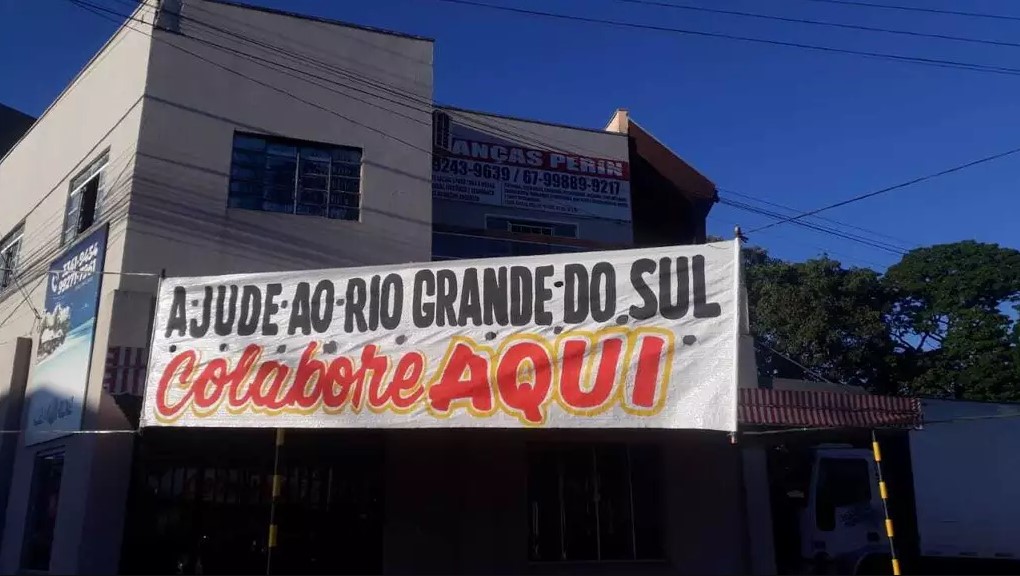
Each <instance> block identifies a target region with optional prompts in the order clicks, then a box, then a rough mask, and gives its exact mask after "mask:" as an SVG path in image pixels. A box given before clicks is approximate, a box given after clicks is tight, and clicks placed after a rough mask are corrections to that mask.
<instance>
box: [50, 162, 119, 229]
mask: <svg viewBox="0 0 1020 576" xmlns="http://www.w3.org/2000/svg"><path fill="white" fill-rule="evenodd" d="M109 157H110V155H109V152H104V153H103V154H102V155H101V156H99V158H96V159H95V160H93V161H92V162H91V163H89V165H88V166H86V167H85V169H84V170H82V171H81V172H79V173H78V175H77V176H75V177H74V178H73V179H72V180H71V192H70V194H69V195H68V196H67V208H66V209H65V211H64V231H63V234H62V235H61V239H60V241H61V244H62V245H66V244H70V243H71V242H72V241H73V240H74V239H75V238H76V237H77V236H78V235H79V234H81V233H82V232H85V231H86V230H88V229H89V228H91V227H92V225H93V224H95V223H96V220H98V219H99V209H100V204H101V201H102V197H103V191H104V190H105V187H106V170H105V168H106V165H107V164H108V163H109Z"/></svg>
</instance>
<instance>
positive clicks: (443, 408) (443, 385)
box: [428, 343, 492, 412]
mask: <svg viewBox="0 0 1020 576" xmlns="http://www.w3.org/2000/svg"><path fill="white" fill-rule="evenodd" d="M488 373H489V361H488V359H487V358H486V357H484V356H481V355H479V354H475V353H474V351H473V350H472V349H471V347H470V346H468V345H467V344H462V343H457V344H455V345H454V348H453V352H451V353H450V359H449V361H447V363H446V367H445V368H444V369H443V372H442V374H441V375H440V376H439V380H438V381H437V382H436V383H434V384H433V385H432V386H430V387H429V392H428V394H429V403H430V404H431V405H432V408H434V409H435V410H438V411H439V412H448V411H449V410H450V403H451V402H452V401H453V400H458V399H470V401H471V406H472V407H474V409H475V410H477V411H479V412H489V411H491V410H492V389H491V388H490V387H489V378H488Z"/></svg>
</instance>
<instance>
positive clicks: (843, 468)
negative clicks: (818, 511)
mask: <svg viewBox="0 0 1020 576" xmlns="http://www.w3.org/2000/svg"><path fill="white" fill-rule="evenodd" d="M818 499H819V500H820V501H821V502H824V503H826V504H827V505H829V506H832V507H835V508H841V507H843V506H851V505H853V504H859V503H861V502H869V501H871V478H870V470H868V461H867V460H861V459H858V458H822V459H821V460H820V461H819V463H818Z"/></svg>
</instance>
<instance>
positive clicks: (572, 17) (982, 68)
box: [432, 0, 1020, 76]
mask: <svg viewBox="0 0 1020 576" xmlns="http://www.w3.org/2000/svg"><path fill="white" fill-rule="evenodd" d="M432 1H433V2H445V3H448V4H459V5H463V6H474V7H478V8H488V9H490V10H499V11H503V12H510V13H514V14H522V15H526V16H539V17H544V18H553V19H559V20H567V21H572V22H584V23H588V24H602V25H606V26H614V27H617V28H629V29H634V30H650V31H656V32H668V33H673V34H681V35H687V36H700V37H704V38H717V39H722V40H737V41H740V42H748V43H754V44H767V45H772V46H785V47H787V48H799V49H803V50H812V51H815V52H826V53H832V54H847V55H854V56H864V57H868V58H878V59H883V60H892V61H897V62H905V63H912V64H921V65H928V66H932V65H934V66H939V67H947V68H953V69H959V70H970V71H975V72H988V73H993V74H1005V75H1008V76H1016V75H1020V68H1010V67H1005V66H992V65H987V64H974V63H969V62H960V61H954V60H945V59H940V58H925V57H920V56H904V55H902V54H893V53H885V52H871V51H867V50H851V49H847V48H834V47H832V46H822V45H818V44H806V43H802V42H790V41H785V40H772V39H768V38H758V37H753V36H739V35H736V34H726V33H722V32H707V31H704V30H694V29H689V28H673V27H668V26H657V25H652V24H638V23H635V22H624V21H621V20H607V19H602V18H592V17H588V16H578V15H576V14H561V13H556V12H544V11H541V10H530V9H525V8H516V7H512V6H501V5H498V4H487V3H485V2H476V1H474V0H432Z"/></svg>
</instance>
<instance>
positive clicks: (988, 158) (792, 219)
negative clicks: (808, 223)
mask: <svg viewBox="0 0 1020 576" xmlns="http://www.w3.org/2000/svg"><path fill="white" fill-rule="evenodd" d="M1017 153H1020V148H1013V149H1011V150H1006V151H1005V152H999V153H997V154H992V155H991V156H985V157H984V158H979V159H977V160H972V161H970V162H967V163H964V164H959V165H957V166H953V167H952V168H947V169H945V170H940V171H938V172H935V173H933V174H928V175H925V176H919V177H917V178H913V179H911V180H907V181H906V182H901V183H899V184H895V185H893V186H887V187H885V188H881V189H879V190H875V191H873V192H867V193H865V194H860V195H858V196H854V197H853V198H848V199H846V200H842V201H840V202H836V203H834V204H828V205H826V206H822V207H821V208H815V209H814V210H808V211H807V212H801V213H800V214H797V215H796V216H790V217H787V218H783V219H781V220H779V221H778V222H773V223H771V224H767V225H765V226H760V227H758V228H755V229H753V230H749V231H748V232H747V233H748V234H751V233H753V232H761V231H762V230H767V229H769V228H772V227H774V226H779V225H780V224H786V223H791V222H794V223H795V222H800V221H801V220H802V219H803V218H807V217H808V216H814V215H816V214H820V213H822V212H826V211H828V210H832V209H834V208H839V207H841V206H846V205H848V204H853V203H855V202H860V201H861V200H866V199H868V198H874V197H875V196H879V195H882V194H888V193H889V192H893V191H895V190H900V189H903V188H907V187H909V186H913V185H915V184H920V183H921V182H927V181H929V180H934V179H936V178H941V177H942V176H948V175H949V174H953V173H956V172H960V171H961V170H966V169H968V168H973V167H974V166H979V165H981V164H987V163H988V162H993V161H995V160H999V159H1002V158H1006V157H1008V156H1012V155H1014V154H1017Z"/></svg>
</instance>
